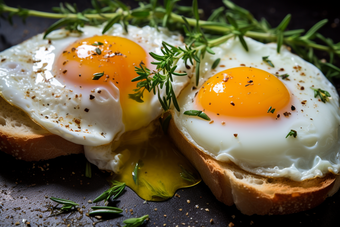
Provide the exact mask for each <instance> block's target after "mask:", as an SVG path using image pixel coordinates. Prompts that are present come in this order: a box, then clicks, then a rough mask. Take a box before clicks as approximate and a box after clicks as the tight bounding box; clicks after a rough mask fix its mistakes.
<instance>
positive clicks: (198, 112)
mask: <svg viewBox="0 0 340 227" xmlns="http://www.w3.org/2000/svg"><path fill="white" fill-rule="evenodd" d="M184 114H185V115H189V116H197V117H200V118H202V119H204V120H207V121H210V117H208V115H206V114H205V113H204V112H203V111H201V110H187V111H185V112H184Z"/></svg>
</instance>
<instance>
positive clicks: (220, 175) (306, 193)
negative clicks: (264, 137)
mask: <svg viewBox="0 0 340 227" xmlns="http://www.w3.org/2000/svg"><path fill="white" fill-rule="evenodd" d="M168 133H169V135H170V137H171V138H172V140H173V142H174V143H175V144H176V146H177V147H178V148H179V149H180V150H181V151H182V153H183V154H184V155H185V156H186V157H187V158H188V159H189V160H190V161H191V163H192V164H193V165H194V166H195V167H196V169H197V170H198V171H199V173H200V174H201V177H202V179H203V181H204V182H205V184H206V185H207V186H208V187H209V188H210V190H211V191H212V193H213V194H214V195H215V197H216V198H217V199H218V200H219V201H221V202H223V203H225V204H226V205H229V206H231V205H233V204H235V205H236V207H237V208H238V209H239V210H240V211H241V212H242V213H244V214H247V215H252V214H258V215H282V214H290V213H297V212H301V211H304V210H308V209H311V208H313V207H315V206H317V205H319V204H320V203H321V202H323V201H324V200H325V199H326V198H327V197H328V196H331V195H333V194H334V193H335V192H336V191H337V190H338V189H339V186H340V183H339V182H340V180H339V176H337V175H335V174H332V173H329V174H327V175H326V176H325V177H323V178H319V177H316V178H314V179H310V180H305V181H302V182H297V181H293V180H290V179H287V178H282V177H280V178H269V177H263V176H259V175H256V174H253V173H250V172H247V171H245V170H243V169H241V168H239V167H238V166H237V165H235V164H234V163H232V162H228V163H224V162H219V161H217V160H215V159H213V158H212V157H211V156H209V155H207V154H206V153H204V152H203V151H201V150H200V149H198V148H197V147H195V146H194V145H193V144H192V143H191V142H190V141H188V140H187V139H186V137H185V135H184V134H183V133H182V132H181V131H180V130H179V129H178V128H177V126H176V124H175V122H174V119H173V118H172V119H171V121H170V124H169V128H168Z"/></svg>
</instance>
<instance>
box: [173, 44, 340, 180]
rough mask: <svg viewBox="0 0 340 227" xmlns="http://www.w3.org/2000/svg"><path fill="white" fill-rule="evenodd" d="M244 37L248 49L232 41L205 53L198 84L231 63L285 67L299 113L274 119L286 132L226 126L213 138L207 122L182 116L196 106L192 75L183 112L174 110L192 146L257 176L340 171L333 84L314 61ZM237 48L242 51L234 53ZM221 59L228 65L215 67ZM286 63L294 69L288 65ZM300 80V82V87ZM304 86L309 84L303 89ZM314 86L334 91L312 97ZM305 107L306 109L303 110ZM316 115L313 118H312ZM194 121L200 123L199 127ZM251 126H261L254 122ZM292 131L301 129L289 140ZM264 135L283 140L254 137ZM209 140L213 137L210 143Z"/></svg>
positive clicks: (273, 70)
mask: <svg viewBox="0 0 340 227" xmlns="http://www.w3.org/2000/svg"><path fill="white" fill-rule="evenodd" d="M246 41H247V44H248V47H249V52H246V51H245V50H244V49H243V47H242V46H241V44H240V42H239V41H238V40H234V39H231V40H229V41H227V42H226V43H224V44H222V45H221V46H219V47H215V48H214V49H213V50H214V52H215V55H209V54H208V55H206V57H205V59H204V60H203V62H202V64H201V65H202V68H201V72H202V73H201V77H200V82H199V86H198V87H201V86H202V84H203V83H204V82H205V81H206V80H207V79H208V78H210V77H211V76H213V75H214V74H216V73H217V72H219V71H223V70H225V69H227V68H229V67H239V66H240V65H241V64H246V66H247V67H249V66H251V67H256V68H260V69H263V70H265V71H268V72H270V73H271V74H273V75H275V73H276V72H277V71H278V70H279V69H280V68H281V67H283V68H284V69H285V71H284V72H282V73H281V74H283V73H288V74H289V75H290V77H289V78H290V79H291V81H284V80H283V81H282V82H283V83H284V84H285V85H286V86H287V88H288V89H289V90H290V92H291V97H292V104H294V106H295V107H296V109H297V111H294V112H291V114H292V115H291V116H290V117H289V118H287V119H281V120H280V121H277V123H275V124H277V125H280V126H281V127H283V128H284V130H283V131H281V132H280V133H272V132H273V129H271V130H272V131H267V132H266V131H263V130H262V131H261V130H258V129H256V128H254V129H251V130H249V129H248V128H246V127H244V129H243V131H241V130H240V131H241V132H238V128H236V131H235V130H234V129H231V130H229V131H227V132H226V131H224V130H225V129H227V130H228V128H224V129H222V131H218V132H217V131H216V132H217V133H216V134H213V135H214V136H213V137H215V138H212V137H211V136H210V137H209V136H208V135H207V134H204V133H203V132H208V131H207V130H208V128H209V127H210V126H211V125H209V122H208V121H205V120H202V119H199V118H197V117H192V116H187V115H184V114H183V112H184V111H186V110H190V109H193V108H194V107H193V106H192V105H191V104H190V103H192V102H193V99H194V96H195V92H196V91H198V89H197V90H196V91H195V92H193V91H192V89H191V88H192V86H194V84H195V83H194V79H193V80H192V82H191V85H189V86H188V87H187V88H186V89H184V90H183V92H182V94H181V96H180V97H179V103H180V107H181V112H180V113H178V112H176V111H175V116H174V119H175V123H176V125H177V127H178V128H179V129H180V130H181V132H182V133H183V134H184V135H185V136H186V137H187V139H188V140H189V141H190V142H191V143H192V144H194V145H195V146H196V147H198V148H199V149H201V150H202V151H204V152H205V153H207V154H209V155H210V156H212V157H213V158H215V159H217V160H219V161H224V162H228V161H232V162H234V163H236V164H237V165H239V166H240V167H241V168H243V169H245V170H247V171H250V172H253V173H255V174H259V175H263V176H272V177H288V178H291V179H293V180H297V181H301V180H305V179H309V178H313V177H316V176H321V177H322V176H324V174H326V173H327V172H333V173H336V174H337V173H338V172H339V169H340V159H339V153H340V146H339V145H340V139H339V133H338V131H339V123H340V117H339V104H338V103H339V97H338V94H337V92H336V90H335V88H334V86H333V85H332V84H331V83H330V82H329V81H328V80H327V79H326V78H325V76H324V75H323V74H322V73H321V72H320V70H319V69H317V68H316V67H315V66H314V65H312V64H310V63H308V62H306V61H304V60H303V59H301V58H300V57H298V56H296V55H294V54H292V53H290V52H289V51H288V50H287V49H285V48H282V50H281V53H280V54H277V53H276V44H263V43H260V42H257V41H255V40H252V39H250V38H247V39H246ZM236 50H237V52H238V53H235V52H233V51H236ZM262 56H269V59H270V60H271V61H272V62H273V63H274V65H275V67H274V68H271V67H269V66H267V65H266V64H264V63H263V61H262ZM218 57H221V62H220V65H225V67H218V68H217V69H216V70H211V65H212V63H213V62H214V60H215V59H216V58H218ZM282 58H284V63H282ZM230 59H231V60H230ZM288 65H290V66H291V67H289V68H288ZM293 66H301V67H302V69H301V71H299V72H294V71H295V70H294V69H293ZM301 72H305V73H306V75H305V76H301V75H300V74H301ZM294 79H295V80H294ZM302 80H304V83H302V82H300V81H302ZM298 83H300V84H299V85H298ZM316 83H318V84H316ZM301 84H302V85H303V86H305V90H303V91H302V90H301ZM311 85H315V87H316V88H321V89H324V90H327V91H328V92H330V94H331V96H332V98H331V99H330V101H329V102H327V103H322V102H320V101H318V99H317V98H314V94H313V90H312V89H310V86H311ZM303 100H308V101H307V103H310V106H305V105H302V104H301V101H303ZM301 110H304V112H302V111H301ZM281 115H282V114H281ZM282 117H283V116H282ZM283 118H284V117H283ZM312 118H313V121H311V120H310V119H312ZM294 119H299V121H303V123H302V124H301V125H299V123H298V122H294ZM215 123H216V122H215ZM215 123H214V124H215ZM228 124H231V125H236V123H235V124H234V123H232V122H226V127H227V126H228ZM191 125H194V126H200V129H201V130H199V129H198V128H197V127H194V126H191ZM253 125H254V126H260V127H263V126H261V125H259V124H257V123H256V122H254V123H253ZM268 127H269V126H268ZM268 127H263V128H268ZM241 128H242V126H241ZM269 128H270V127H269ZM290 129H296V130H297V132H298V136H297V138H293V137H289V138H287V139H286V138H285V136H286V135H287V133H288V132H289V131H290ZM214 130H215V128H214ZM274 132H275V129H274ZM234 133H238V135H239V136H238V137H237V138H235V137H234V135H233V134H234ZM261 133H262V134H265V135H266V136H268V137H269V136H272V135H271V134H276V135H275V136H274V135H273V136H274V137H277V138H279V141H277V142H274V141H271V139H270V138H267V137H262V138H261V136H259V137H256V136H255V135H262V134H261ZM210 134H212V133H210ZM245 134H247V136H250V137H249V138H251V139H249V140H250V143H249V144H246V139H245V137H246V136H245ZM247 139H248V138H247ZM209 140H215V141H214V142H213V143H210V141H209ZM254 144H259V146H258V148H256V149H255V151H256V152H254V148H253V147H254ZM282 147H284V148H287V150H284V149H282ZM247 151H252V152H254V153H250V152H247Z"/></svg>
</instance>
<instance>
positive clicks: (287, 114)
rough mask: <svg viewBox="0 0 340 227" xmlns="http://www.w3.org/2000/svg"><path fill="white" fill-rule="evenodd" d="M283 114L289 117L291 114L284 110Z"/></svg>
mask: <svg viewBox="0 0 340 227" xmlns="http://www.w3.org/2000/svg"><path fill="white" fill-rule="evenodd" d="M283 115H284V116H285V117H289V116H290V115H291V113H289V112H284V113H283Z"/></svg>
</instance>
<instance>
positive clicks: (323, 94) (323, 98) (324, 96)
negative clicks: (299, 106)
mask: <svg viewBox="0 0 340 227" xmlns="http://www.w3.org/2000/svg"><path fill="white" fill-rule="evenodd" d="M311 89H312V90H313V91H314V98H316V97H318V96H319V98H320V100H321V101H322V102H323V103H326V102H328V101H329V98H330V97H331V94H329V92H328V91H325V90H322V89H320V88H313V87H311Z"/></svg>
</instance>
